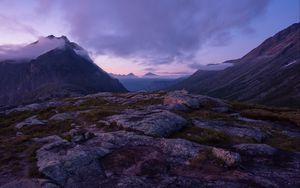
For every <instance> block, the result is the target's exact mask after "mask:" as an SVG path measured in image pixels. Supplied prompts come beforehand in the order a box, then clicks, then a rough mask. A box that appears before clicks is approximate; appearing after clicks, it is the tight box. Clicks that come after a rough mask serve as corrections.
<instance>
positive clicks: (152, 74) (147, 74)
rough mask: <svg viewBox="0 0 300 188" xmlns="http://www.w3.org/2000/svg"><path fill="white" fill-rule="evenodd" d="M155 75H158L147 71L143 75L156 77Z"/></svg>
mask: <svg viewBox="0 0 300 188" xmlns="http://www.w3.org/2000/svg"><path fill="white" fill-rule="evenodd" d="M156 76H158V75H157V74H154V73H152V72H148V73H146V74H145V75H144V76H143V77H156Z"/></svg>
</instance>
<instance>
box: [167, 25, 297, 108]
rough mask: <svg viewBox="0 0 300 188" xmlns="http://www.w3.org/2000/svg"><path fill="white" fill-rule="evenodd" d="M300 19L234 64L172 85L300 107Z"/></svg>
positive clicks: (242, 99)
mask: <svg viewBox="0 0 300 188" xmlns="http://www.w3.org/2000/svg"><path fill="white" fill-rule="evenodd" d="M299 41H300V23H296V24H293V25H291V26H290V27H288V28H286V29H284V30H283V31H280V32H279V33H277V34H276V35H274V36H273V37H271V38H269V39H267V40H265V41H264V42H263V43H262V44H261V45H259V46H258V47H257V48H255V49H254V50H252V51H251V52H249V53H248V54H247V55H245V56H244V57H242V58H240V59H237V60H232V61H230V63H232V64H234V66H232V67H229V68H227V69H225V70H222V71H200V70H199V71H197V72H196V73H194V74H193V75H192V76H191V77H189V78H188V79H186V80H184V81H182V82H180V83H178V84H177V85H175V86H174V87H171V89H174V90H175V89H186V90H188V91H190V92H192V93H198V94H205V95H209V96H213V97H218V98H223V99H229V100H236V101H245V102H250V103H259V104H265V105H273V106H290V107H300V74H299V72H300V42H299Z"/></svg>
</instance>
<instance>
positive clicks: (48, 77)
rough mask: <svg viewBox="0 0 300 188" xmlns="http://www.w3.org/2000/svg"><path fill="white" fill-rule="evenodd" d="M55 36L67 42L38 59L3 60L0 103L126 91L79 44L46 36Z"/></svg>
mask: <svg viewBox="0 0 300 188" xmlns="http://www.w3.org/2000/svg"><path fill="white" fill-rule="evenodd" d="M54 39H55V40H63V41H64V45H63V46H62V47H59V48H55V49H52V50H50V51H48V52H46V53H44V54H42V55H40V56H38V57H37V58H35V59H30V60H6V61H2V62H0V105H16V104H21V103H26V102H32V101H36V100H40V101H42V100H45V99H51V98H53V97H63V96H64V97H66V96H72V95H73V96H74V95H81V94H84V95H85V94H89V93H96V92H102V91H110V92H124V91H126V89H125V88H124V87H123V85H122V84H121V83H120V82H119V81H118V80H117V79H114V78H111V77H110V76H109V75H108V74H107V73H106V72H104V71H103V70H102V69H100V68H99V67H98V66H97V65H95V64H94V63H93V62H92V60H91V59H90V58H89V57H88V55H84V52H85V51H84V49H82V48H81V47H80V46H78V45H77V44H75V43H72V42H70V41H69V40H68V39H67V38H66V37H64V36H63V37H59V38H57V37H54V36H49V37H47V38H46V40H54ZM38 42H39V41H37V42H35V43H32V44H30V45H33V46H34V45H35V44H37V43H38Z"/></svg>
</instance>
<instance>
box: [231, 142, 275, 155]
mask: <svg viewBox="0 0 300 188" xmlns="http://www.w3.org/2000/svg"><path fill="white" fill-rule="evenodd" d="M233 148H234V149H236V150H237V151H239V152H242V153H245V154H247V155H251V156H260V155H265V156H272V155H274V154H275V153H276V152H277V151H278V150H277V149H276V148H273V147H271V146H269V145H267V144H238V145H235V146H233Z"/></svg>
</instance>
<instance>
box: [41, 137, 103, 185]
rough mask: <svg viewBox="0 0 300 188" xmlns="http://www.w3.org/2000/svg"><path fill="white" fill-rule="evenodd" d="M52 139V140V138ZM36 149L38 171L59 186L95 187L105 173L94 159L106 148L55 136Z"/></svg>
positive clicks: (100, 155) (101, 154)
mask: <svg viewBox="0 0 300 188" xmlns="http://www.w3.org/2000/svg"><path fill="white" fill-rule="evenodd" d="M54 138H55V139H54ZM49 140H51V141H52V142H50V143H48V144H45V145H44V146H43V147H41V148H40V149H39V150H38V151H37V166H38V168H39V171H40V172H42V173H43V174H44V175H46V176H47V177H49V178H50V179H52V180H53V181H55V182H56V183H57V184H59V185H61V186H63V187H85V186H86V187H87V186H88V187H97V186H98V183H99V180H100V179H101V178H104V177H105V174H104V172H103V170H102V168H101V166H100V165H99V162H98V158H99V157H102V156H104V155H106V154H107V153H108V152H109V151H108V150H106V149H103V148H100V147H93V148H89V147H85V146H80V145H75V144H72V143H70V142H67V141H66V140H63V139H61V138H59V137H51V139H49Z"/></svg>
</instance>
